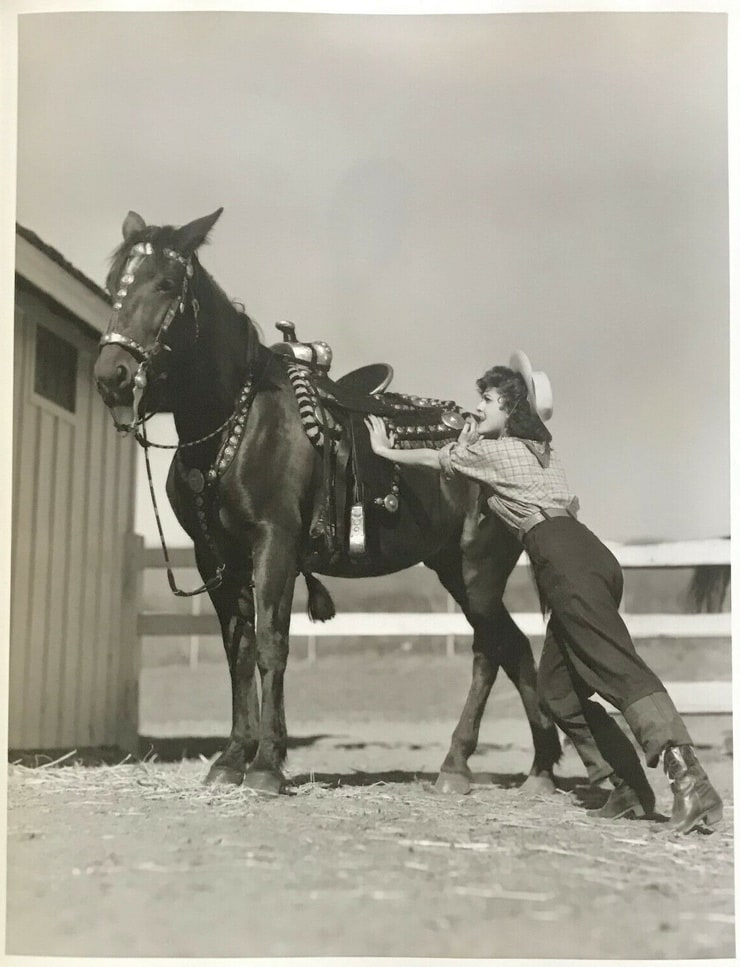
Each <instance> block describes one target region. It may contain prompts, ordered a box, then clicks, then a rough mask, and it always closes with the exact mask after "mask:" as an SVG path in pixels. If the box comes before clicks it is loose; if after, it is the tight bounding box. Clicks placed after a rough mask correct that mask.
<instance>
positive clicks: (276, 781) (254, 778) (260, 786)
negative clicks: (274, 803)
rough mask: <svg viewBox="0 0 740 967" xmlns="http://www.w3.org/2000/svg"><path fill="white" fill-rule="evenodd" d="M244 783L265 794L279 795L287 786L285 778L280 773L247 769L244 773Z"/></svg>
mask: <svg viewBox="0 0 740 967" xmlns="http://www.w3.org/2000/svg"><path fill="white" fill-rule="evenodd" d="M244 785H245V786H246V787H247V788H248V789H252V790H253V791H254V792H259V793H262V794H263V795H265V796H279V795H280V793H281V792H282V791H283V789H284V788H285V779H284V778H283V777H282V776H281V775H280V774H279V773H274V772H257V771H255V772H250V771H249V770H247V772H246V773H245V774H244Z"/></svg>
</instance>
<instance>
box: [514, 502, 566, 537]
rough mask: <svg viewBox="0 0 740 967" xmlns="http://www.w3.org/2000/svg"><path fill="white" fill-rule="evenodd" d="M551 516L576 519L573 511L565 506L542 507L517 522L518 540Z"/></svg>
mask: <svg viewBox="0 0 740 967" xmlns="http://www.w3.org/2000/svg"><path fill="white" fill-rule="evenodd" d="M551 517H572V518H573V520H577V519H578V518H577V517H576V515H575V512H574V511H572V510H569V509H568V508H567V507H543V508H542V510H538V511H536V512H535V513H534V514H530V515H529V517H525V518H524V520H523V521H522V522H521V523H520V524H519V530H518V537H519V540H521V539H522V538H523V537H524V535H525V534H527V533H529V531H531V530H532V528H533V527H536V526H537V525H538V524H541V523H542V522H543V521H545V520H550V518H551Z"/></svg>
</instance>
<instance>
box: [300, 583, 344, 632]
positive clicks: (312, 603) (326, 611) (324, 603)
mask: <svg viewBox="0 0 740 967" xmlns="http://www.w3.org/2000/svg"><path fill="white" fill-rule="evenodd" d="M303 577H304V578H305V579H306V588H307V589H308V605H307V611H308V617H309V618H310V619H311V621H328V620H329V619H330V618H333V617H334V615H335V614H336V613H337V612H336V610H335V608H334V602H333V601H332V598H331V595H330V594H329V592H328V591H327V590H326V588H325V587H324V585H323V584H322V583H321V581H319V579H318V578H316V577H314V576H313V574H311V572H310V571H304V572H303Z"/></svg>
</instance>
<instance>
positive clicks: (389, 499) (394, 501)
mask: <svg viewBox="0 0 740 967" xmlns="http://www.w3.org/2000/svg"><path fill="white" fill-rule="evenodd" d="M383 506H384V507H385V509H386V510H387V511H388V513H389V514H395V512H396V511H397V510H398V497H396V495H395V494H386V495H385V497H383Z"/></svg>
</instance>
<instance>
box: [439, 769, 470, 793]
mask: <svg viewBox="0 0 740 967" xmlns="http://www.w3.org/2000/svg"><path fill="white" fill-rule="evenodd" d="M470 786H471V782H470V779H469V778H468V777H467V776H464V775H462V773H460V772H440V774H439V775H438V776H437V781H436V782H435V783H434V789H435V792H441V793H444V794H445V795H446V796H467V794H468V793H469V792H470Z"/></svg>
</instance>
